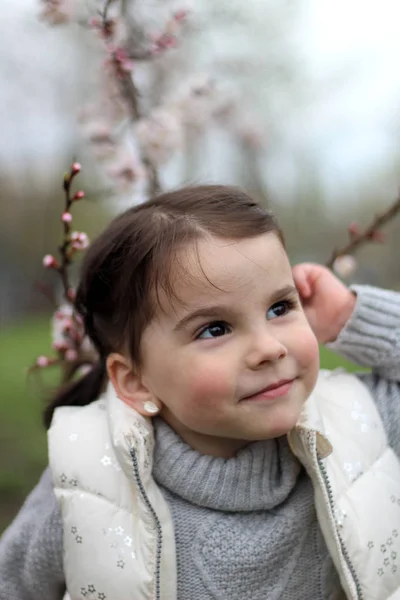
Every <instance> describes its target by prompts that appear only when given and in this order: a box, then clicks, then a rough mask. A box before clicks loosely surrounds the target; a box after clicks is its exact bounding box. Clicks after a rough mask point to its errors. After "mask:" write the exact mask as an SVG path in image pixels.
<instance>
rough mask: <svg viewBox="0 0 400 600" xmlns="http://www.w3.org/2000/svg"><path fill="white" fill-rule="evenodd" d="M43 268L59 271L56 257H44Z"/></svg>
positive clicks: (49, 255)
mask: <svg viewBox="0 0 400 600" xmlns="http://www.w3.org/2000/svg"><path fill="white" fill-rule="evenodd" d="M43 266H44V267H46V268H47V269H57V268H58V266H59V265H58V262H57V261H56V259H55V258H54V256H52V255H51V254H46V256H44V257H43Z"/></svg>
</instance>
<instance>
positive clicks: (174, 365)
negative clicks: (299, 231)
mask: <svg viewBox="0 0 400 600" xmlns="http://www.w3.org/2000/svg"><path fill="white" fill-rule="evenodd" d="M175 264H176V275H175V279H174V280H173V281H172V283H173V285H174V289H175V292H176V296H177V298H179V301H177V300H175V301H173V300H171V299H170V300H168V299H167V298H166V297H164V298H163V297H162V296H161V302H162V308H163V310H159V311H158V314H157V315H156V317H155V318H154V319H153V321H152V322H151V323H150V324H149V325H148V326H147V328H146V329H145V331H144V333H143V336H142V344H141V355H142V363H141V368H140V376H141V381H142V383H143V385H145V386H146V388H147V389H148V390H149V391H150V393H151V395H152V397H153V398H154V401H155V402H156V403H157V404H158V405H162V407H163V408H162V412H161V416H162V417H163V418H164V420H165V421H166V422H167V423H169V424H170V426H171V427H172V428H173V429H174V430H175V431H176V432H177V433H178V434H180V435H181V437H182V438H183V439H184V440H185V441H186V442H187V443H188V444H189V445H190V446H192V447H193V448H195V449H196V450H199V451H200V452H202V453H203V454H212V455H215V456H225V457H228V456H232V455H233V454H235V452H236V451H237V450H238V449H239V448H241V447H242V446H244V445H245V444H246V443H248V442H249V441H255V440H263V439H268V438H275V437H279V436H281V435H283V434H285V433H287V432H288V431H289V430H290V429H292V428H293V427H294V425H295V424H296V422H297V420H298V417H299V414H300V411H301V409H302V406H303V404H304V402H305V400H306V398H307V397H308V396H309V394H310V393H311V391H312V389H313V387H314V385H315V382H316V378H317V373H318V369H319V353H318V344H317V341H316V339H315V337H314V335H313V333H312V331H311V329H310V326H309V324H308V322H307V319H306V317H305V315H304V313H303V310H302V307H301V304H300V301H299V298H298V295H297V292H296V289H295V286H294V282H293V278H292V271H291V267H290V264H289V261H288V258H287V255H286V253H285V251H284V249H283V247H282V244H281V242H280V241H279V239H278V237H277V236H276V235H275V234H273V233H267V234H263V235H260V236H258V237H254V238H250V239H244V240H240V241H229V240H223V239H220V238H216V237H209V238H207V239H203V240H200V241H198V243H197V244H196V245H193V246H188V247H186V248H185V249H183V250H182V251H180V254H179V256H178V260H177V262H176V263H175ZM181 267H182V268H181Z"/></svg>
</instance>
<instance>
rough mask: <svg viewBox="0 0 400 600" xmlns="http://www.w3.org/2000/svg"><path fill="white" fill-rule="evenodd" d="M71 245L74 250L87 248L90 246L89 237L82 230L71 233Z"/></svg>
mask: <svg viewBox="0 0 400 600" xmlns="http://www.w3.org/2000/svg"><path fill="white" fill-rule="evenodd" d="M71 245H72V248H73V249H74V250H85V249H86V248H87V247H88V246H89V238H88V236H87V235H86V233H84V232H82V231H74V232H73V234H72V235H71Z"/></svg>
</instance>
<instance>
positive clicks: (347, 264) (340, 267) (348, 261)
mask: <svg viewBox="0 0 400 600" xmlns="http://www.w3.org/2000/svg"><path fill="white" fill-rule="evenodd" d="M356 268H357V261H356V259H355V258H354V256H351V255H350V254H344V255H343V256H338V257H337V259H336V260H335V262H334V263H333V270H334V272H335V273H336V274H337V275H339V276H340V277H343V278H344V279H346V278H347V277H350V275H352V274H353V273H354V271H355V270H356Z"/></svg>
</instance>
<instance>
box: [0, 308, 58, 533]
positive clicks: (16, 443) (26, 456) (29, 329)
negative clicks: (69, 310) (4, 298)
mask: <svg viewBox="0 0 400 600" xmlns="http://www.w3.org/2000/svg"><path fill="white" fill-rule="evenodd" d="M49 344H50V338H49V319H48V318H34V319H27V320H24V322H20V323H18V324H17V325H14V326H13V327H9V328H6V329H5V330H3V331H2V332H1V336H0V386H1V402H0V498H1V504H0V531H1V530H2V529H3V528H4V526H5V525H6V524H7V522H8V521H9V520H10V518H11V517H12V516H13V515H14V514H15V512H16V510H17V509H18V506H19V505H20V504H21V502H22V501H23V499H24V497H25V496H26V494H27V493H28V491H29V490H30V489H31V488H32V487H33V486H34V485H35V483H36V481H37V479H38V477H39V475H40V473H41V472H42V470H43V467H44V465H45V464H46V462H47V449H46V432H45V429H44V427H43V426H42V422H41V412H42V409H43V406H44V401H43V398H44V396H45V391H44V390H46V389H48V386H50V385H51V384H54V383H55V381H56V378H55V375H56V373H54V372H53V373H48V374H47V375H46V379H45V381H40V379H39V377H38V376H37V375H29V376H28V375H27V372H26V370H27V367H29V366H30V365H32V364H33V363H34V360H35V358H36V357H37V356H38V355H40V354H46V353H47V352H48V349H49Z"/></svg>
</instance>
